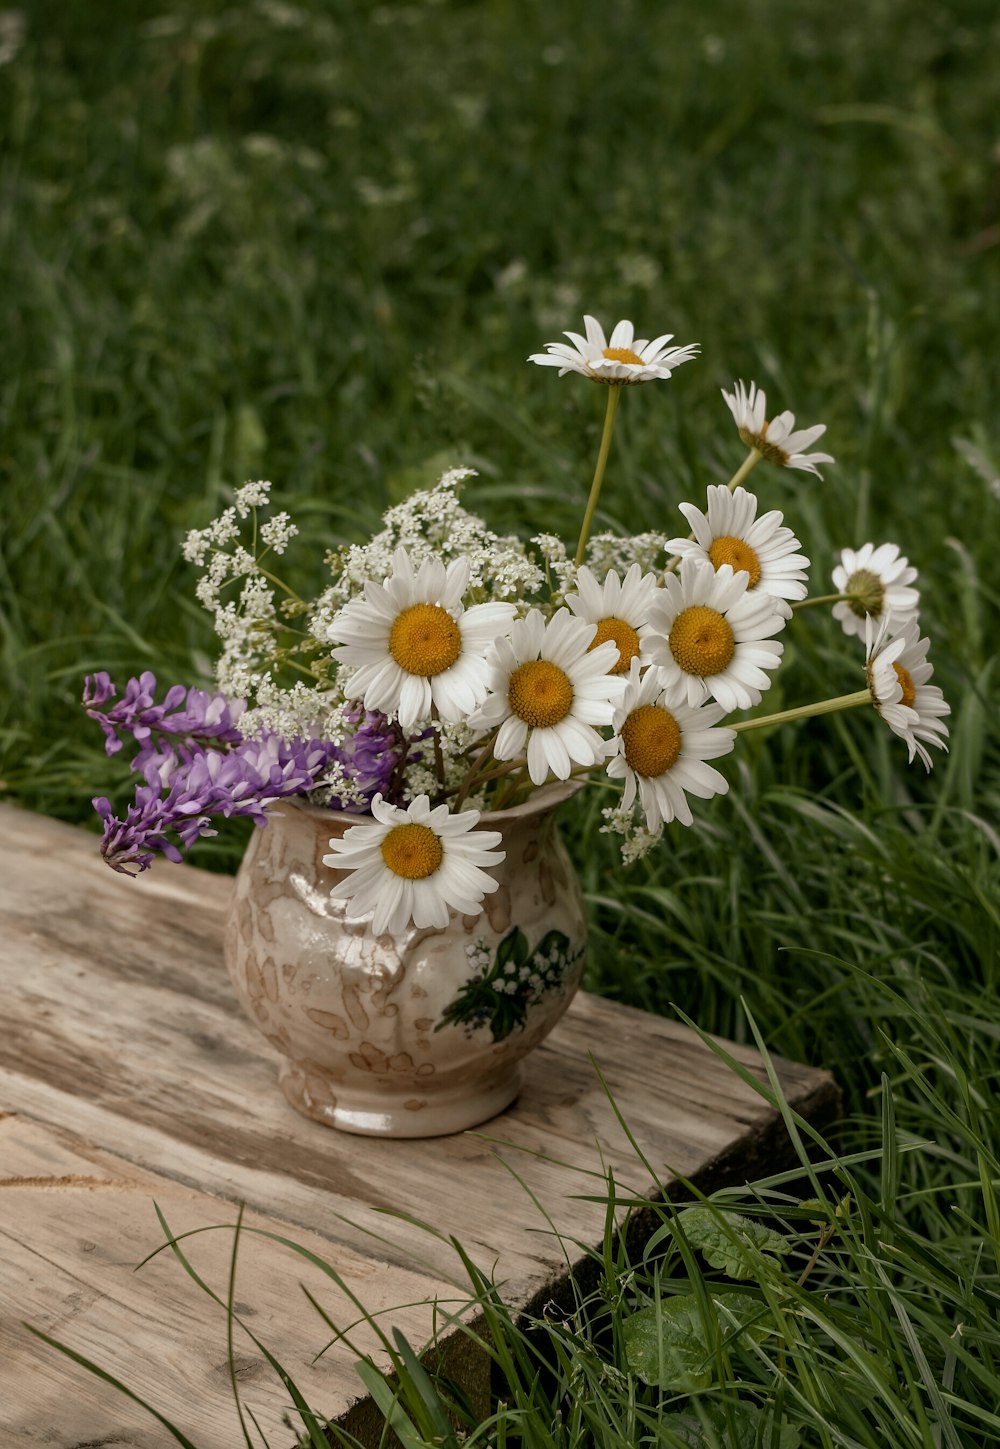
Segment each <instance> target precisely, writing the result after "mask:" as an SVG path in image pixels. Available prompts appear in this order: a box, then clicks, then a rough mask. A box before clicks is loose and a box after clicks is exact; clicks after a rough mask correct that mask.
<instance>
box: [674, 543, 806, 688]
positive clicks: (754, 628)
mask: <svg viewBox="0 0 1000 1449" xmlns="http://www.w3.org/2000/svg"><path fill="white" fill-rule="evenodd" d="M749 584H750V575H749V574H748V573H746V572H745V571H741V572H740V573H734V571H733V568H732V566H731V565H730V564H721V565H720V567H719V568H718V569H716V568H715V567H714V566H713V565H712V564H710V563H706V562H705V561H704V560H702V559H697V558H686V559H683V560H682V561H681V565H680V568H679V569H678V570H677V572H676V573H672V574H667V576H666V579H665V586H664V588H662V589H660V590H659V592H658V593H657V596H656V599H655V601H654V603H653V607H652V609H651V611H650V624H651V625H652V629H653V633H652V637H651V639H650V655H651V658H652V660H653V662H654V663H655V664H658V665H660V666H661V668H662V669H663V670H664V671H665V672H666V679H665V681H664V683H665V685H671V684H673V683H675V682H678V683H681V684H682V685H683V686H684V698H685V699H686V701H687V703H688V704H689V705H691V706H692V707H694V706H695V705H699V704H704V703H705V701H706V700H707V699H709V698H714V699H716V700H718V702H719V704H721V706H722V708H723V710H724V712H725V713H726V714H729V713H730V712H731V711H732V710H735V709H750V708H751V706H752V705H755V704H759V703H760V698H761V692H762V691H763V690H765V689H767V687H768V685H769V684H770V683H771V681H770V678H769V677H768V674H767V673H766V671H767V670H769V669H776V668H777V667H778V664H779V662H780V660H781V653H782V645H781V644H780V643H778V642H775V641H774V640H773V638H772V635H774V634H777V633H779V632H780V631H781V629H782V627H783V626H784V622H785V620H784V616H783V615H782V614H781V612H780V610H779V608H778V603H777V601H776V600H774V599H772V598H771V597H770V595H769V594H764V593H760V592H759V591H756V590H751V589H750V587H749Z"/></svg>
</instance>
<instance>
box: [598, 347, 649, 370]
mask: <svg viewBox="0 0 1000 1449" xmlns="http://www.w3.org/2000/svg"><path fill="white" fill-rule="evenodd" d="M603 356H604V357H606V358H607V359H608V361H609V362H635V363H637V364H638V365H639V367H642V366H644V359H643V358H641V357H640V356H639V354H638V352H633V351H632V349H631V347H605V349H604V352H603Z"/></svg>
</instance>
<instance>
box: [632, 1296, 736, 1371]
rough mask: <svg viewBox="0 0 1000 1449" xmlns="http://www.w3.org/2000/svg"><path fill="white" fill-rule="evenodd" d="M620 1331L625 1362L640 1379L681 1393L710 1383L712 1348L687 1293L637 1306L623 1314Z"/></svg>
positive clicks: (694, 1304)
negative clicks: (630, 1311)
mask: <svg viewBox="0 0 1000 1449" xmlns="http://www.w3.org/2000/svg"><path fill="white" fill-rule="evenodd" d="M622 1335H623V1338H624V1342H625V1358H626V1360H627V1362H628V1366H629V1368H630V1369H631V1370H632V1372H633V1373H634V1374H637V1375H638V1377H639V1378H641V1379H642V1381H643V1382H644V1383H647V1384H655V1385H657V1387H659V1388H661V1389H673V1390H676V1391H680V1392H683V1393H693V1392H694V1391H695V1390H697V1389H707V1388H708V1387H709V1386H710V1385H711V1383H712V1380H713V1378H714V1376H715V1367H714V1364H713V1363H712V1362H711V1359H712V1350H711V1349H710V1348H709V1345H708V1336H707V1334H706V1332H705V1325H704V1323H703V1322H702V1317H701V1313H700V1312H699V1310H698V1302H697V1299H696V1298H694V1297H693V1296H692V1295H691V1294H680V1295H678V1296H677V1297H676V1298H664V1299H663V1300H662V1301H661V1302H660V1303H653V1304H650V1306H649V1307H648V1308H640V1309H639V1311H638V1312H637V1313H633V1314H632V1315H631V1317H629V1318H626V1320H625V1322H624V1324H623V1325H622Z"/></svg>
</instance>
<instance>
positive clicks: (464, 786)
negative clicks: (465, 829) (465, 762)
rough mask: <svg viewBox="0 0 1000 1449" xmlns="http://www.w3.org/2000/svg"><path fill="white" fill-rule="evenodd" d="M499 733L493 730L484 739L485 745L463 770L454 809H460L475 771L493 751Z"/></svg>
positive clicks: (477, 770)
mask: <svg viewBox="0 0 1000 1449" xmlns="http://www.w3.org/2000/svg"><path fill="white" fill-rule="evenodd" d="M499 733H500V731H499V730H494V731H493V733H492V734H491V735H490V737H489V739H488V740H487V741H486V743H485V745H483V748H482V749H481V750H480V751H479V754H478V755H477V756H476V758H475V759H474V760H473V762H472V764H471V765H470V766H469V768H468V770H467V771H466V772H465V776H464V778H463V779H462V783H461V784H460V785H459V787H458V793H457V794H456V796H455V809H456V810H461V808H462V803H463V801H464V800H465V797H466V795H468V793H469V791H470V790H471V789H472V786H473V783H474V781H475V778H476V775H477V773H478V772H479V770H481V769H482V767H483V765H485V763H486V761H487V760H488V759H489V757H490V755H491V754H492V753H493V746H494V745H495V744H496V738H497V735H498V734H499Z"/></svg>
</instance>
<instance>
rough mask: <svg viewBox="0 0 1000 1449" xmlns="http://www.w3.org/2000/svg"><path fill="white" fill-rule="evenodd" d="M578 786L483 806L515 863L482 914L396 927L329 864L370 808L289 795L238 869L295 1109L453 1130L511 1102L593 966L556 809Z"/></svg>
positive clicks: (273, 1039)
mask: <svg viewBox="0 0 1000 1449" xmlns="http://www.w3.org/2000/svg"><path fill="white" fill-rule="evenodd" d="M568 793H570V791H569V790H568V789H567V787H565V786H559V785H554V786H547V787H545V788H544V789H542V790H539V791H536V793H535V794H534V795H533V796H532V797H531V799H530V800H529V801H527V802H526V803H525V804H523V805H519V806H515V807H514V808H513V809H512V810H506V811H501V812H496V813H494V814H488V815H484V816H483V817H482V821H481V824H482V826H483V827H485V828H487V829H493V830H500V831H501V832H502V834H503V842H502V848H503V849H504V850H505V851H506V859H505V860H504V861H503V862H502V863H501V864H500V865H498V866H494V867H493V868H492V870H491V874H493V875H494V876H495V877H496V878H497V879H498V880H499V887H498V889H497V890H496V891H495V892H494V893H493V894H491V895H488V896H486V897H485V899H484V902H483V907H484V909H483V911H482V913H481V914H480V915H478V916H462V915H458V914H457V913H456V912H455V911H451V912H450V913H449V921H448V925H447V926H445V927H443V928H439V929H438V928H433V927H432V928H423V929H418V928H416V927H413V926H410V927H408V928H407V929H406V930H404V931H403V932H401V933H400V934H399V935H382V936H378V937H375V936H374V935H373V934H372V932H371V929H370V925H369V924H363V923H359V922H356V921H349V920H348V911H347V907H346V906H345V904H344V903H343V902H341V901H334V900H331V898H330V890H331V888H332V887H333V886H334V885H336V884H337V883H338V882H339V881H340V880H342V879H344V873H343V872H341V871H337V870H334V869H332V868H331V867H330V866H326V865H324V864H323V857H324V855H327V854H329V853H330V847H329V841H330V838H331V836H333V835H343V833H344V831H345V830H347V829H348V828H349V827H350V826H351V825H356V824H358V823H360V822H361V821H365V822H367V821H369V820H370V817H369V816H357V815H355V816H351V815H347V814H342V813H339V812H336V811H331V810H324V809H320V808H318V807H315V806H310V805H307V804H305V803H304V802H301V803H293V802H292V801H283V802H282V803H281V805H280V806H277V807H275V809H274V811H273V812H272V813H271V815H270V818H269V823H268V825H267V826H266V828H264V829H263V830H257V831H255V832H254V834H253V837H252V838H251V841H250V844H249V846H248V848H247V853H246V855H245V856H244V858H243V862H242V864H241V866H240V869H239V872H238V873H237V876H236V888H235V893H234V897H233V902H232V905H231V907H230V911H229V916H228V918H227V922H226V932H225V956H226V965H227V967H228V970H229V974H230V977H231V979H232V981H233V984H234V986H235V987H236V991H237V994H238V995H239V998H240V1001H241V1003H242V1005H243V1008H244V1010H245V1011H246V1012H247V1014H248V1015H249V1017H250V1019H251V1020H252V1021H253V1022H254V1023H255V1024H256V1025H257V1026H258V1027H259V1029H260V1030H261V1031H262V1032H263V1033H264V1035H265V1036H266V1037H267V1039H268V1041H269V1042H270V1043H271V1045H272V1046H274V1047H275V1048H276V1049H277V1050H278V1051H279V1052H280V1053H281V1054H282V1057H283V1061H282V1064H281V1069H280V1082H281V1086H282V1088H283V1090H284V1093H285V1095H286V1097H287V1098H288V1100H289V1101H290V1102H291V1104H292V1105H293V1106H294V1107H296V1108H297V1109H298V1110H299V1111H300V1112H302V1113H304V1114H305V1115H306V1116H308V1117H312V1118H314V1119H315V1120H316V1121H319V1122H324V1123H326V1124H327V1125H328V1126H331V1127H337V1128H340V1129H342V1130H344V1131H347V1132H360V1133H367V1134H373V1135H374V1134H377V1135H382V1136H387V1137H436V1136H440V1135H442V1134H444V1133H448V1132H459V1131H461V1130H463V1129H464V1128H467V1127H472V1126H475V1125H476V1124H478V1123H480V1122H484V1121H486V1120H487V1119H488V1118H490V1117H493V1116H495V1115H496V1114H497V1113H498V1112H501V1111H503V1109H504V1108H505V1107H507V1106H509V1105H510V1103H511V1102H512V1101H513V1100H514V1098H515V1097H516V1096H517V1093H518V1091H519V1089H520V1085H521V1068H520V1063H521V1060H522V1058H523V1057H524V1056H525V1054H526V1053H527V1052H529V1051H530V1050H531V1049H532V1048H533V1047H535V1046H537V1045H538V1043H539V1042H540V1041H541V1040H542V1039H543V1038H544V1037H545V1036H546V1035H547V1034H548V1033H549V1032H550V1031H551V1030H552V1027H553V1026H554V1025H555V1023H556V1022H557V1021H558V1019H559V1017H560V1016H561V1015H562V1014H563V1012H564V1011H565V1010H566V1007H567V1006H568V1005H569V1002H570V1000H571V999H572V996H573V993H574V992H575V991H576V989H577V987H578V985H579V983H580V977H581V975H582V973H583V965H584V957H585V950H586V915H585V911H584V906H583V900H582V896H581V893H580V887H579V882H578V880H577V876H576V872H575V870H574V868H573V865H572V863H571V861H570V859H569V856H568V854H567V852H566V849H565V846H564V845H563V844H562V842H561V840H560V839H559V836H558V834H557V831H556V822H555V818H554V815H553V811H554V808H555V806H556V805H557V804H559V803H561V802H562V801H563V800H564V799H565V798H566V797H567V794H568Z"/></svg>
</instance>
